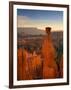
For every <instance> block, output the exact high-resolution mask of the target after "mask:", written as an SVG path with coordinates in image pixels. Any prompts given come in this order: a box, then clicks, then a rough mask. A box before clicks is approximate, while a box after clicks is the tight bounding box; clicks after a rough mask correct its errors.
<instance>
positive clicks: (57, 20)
mask: <svg viewBox="0 0 71 90" xmlns="http://www.w3.org/2000/svg"><path fill="white" fill-rule="evenodd" d="M17 27H36V28H38V29H41V30H45V27H51V28H52V30H54V31H57V30H58V31H59V30H63V11H51V10H30V9H17Z"/></svg>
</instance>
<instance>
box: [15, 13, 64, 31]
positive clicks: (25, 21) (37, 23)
mask: <svg viewBox="0 0 71 90" xmlns="http://www.w3.org/2000/svg"><path fill="white" fill-rule="evenodd" d="M47 26H50V27H52V29H53V30H63V24H62V23H57V22H52V21H51V22H49V21H48V20H42V19H41V20H39V19H36V20H34V19H32V18H29V17H27V16H19V15H18V16H17V27H36V28H38V29H43V30H44V29H45V27H47Z"/></svg>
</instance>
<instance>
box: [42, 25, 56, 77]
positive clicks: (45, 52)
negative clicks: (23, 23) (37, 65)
mask: <svg viewBox="0 0 71 90" xmlns="http://www.w3.org/2000/svg"><path fill="white" fill-rule="evenodd" d="M46 33H47V35H46V36H45V37H44V38H43V42H42V43H43V44H42V50H41V52H42V56H43V78H44V79H49V78H56V77H57V75H58V72H57V64H56V62H55V58H56V51H55V49H54V46H53V42H52V39H51V38H52V37H51V28H50V27H47V28H46Z"/></svg>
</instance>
